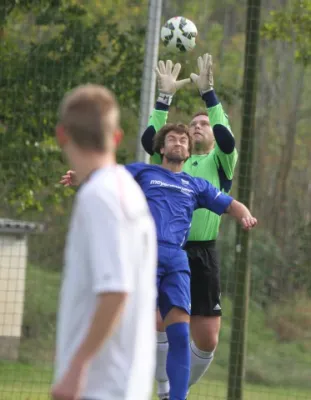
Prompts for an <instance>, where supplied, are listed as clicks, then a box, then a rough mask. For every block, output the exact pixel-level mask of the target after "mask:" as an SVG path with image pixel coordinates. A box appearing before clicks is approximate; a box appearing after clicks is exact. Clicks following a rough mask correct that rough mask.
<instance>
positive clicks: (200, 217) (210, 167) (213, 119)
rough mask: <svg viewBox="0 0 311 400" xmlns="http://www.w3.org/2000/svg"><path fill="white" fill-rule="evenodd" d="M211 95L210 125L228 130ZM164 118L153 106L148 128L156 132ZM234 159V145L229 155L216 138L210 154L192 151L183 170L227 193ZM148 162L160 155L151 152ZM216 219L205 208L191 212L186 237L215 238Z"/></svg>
mask: <svg viewBox="0 0 311 400" xmlns="http://www.w3.org/2000/svg"><path fill="white" fill-rule="evenodd" d="M212 92H213V91H212ZM212 96H213V97H212V100H213V102H212V103H213V106H212V107H207V112H208V116H209V120H210V124H211V126H212V128H214V126H215V125H223V126H225V127H226V128H228V129H229V131H230V132H231V129H230V125H229V121H228V117H227V115H226V114H225V113H224V110H223V108H222V105H221V104H220V103H219V102H218V100H216V101H215V99H217V98H216V96H215V94H214V92H213V93H212ZM206 103H207V106H208V105H209V104H210V103H211V102H209V101H208V100H207V101H206ZM157 104H158V103H157ZM156 108H157V107H156ZM167 117H168V111H165V110H159V109H154V110H153V112H152V115H151V117H150V119H149V128H150V127H153V128H154V132H157V131H158V130H159V129H160V128H161V127H162V126H163V125H165V124H166V121H167ZM147 130H148V129H147ZM146 132H147V131H146ZM149 153H150V152H149ZM150 154H152V153H150ZM237 158H238V154H237V151H236V148H235V147H234V148H233V150H232V151H231V152H230V153H229V154H228V153H225V152H224V151H222V150H221V148H220V147H219V144H218V143H217V139H216V144H215V147H214V149H213V150H212V151H211V152H210V153H208V154H203V155H199V154H193V155H192V156H191V157H190V158H189V159H188V160H187V161H186V162H185V164H184V167H183V171H184V172H186V173H188V174H189V175H191V176H195V177H200V178H204V179H206V180H207V181H209V182H210V183H212V184H213V185H214V186H215V187H217V188H218V189H220V190H221V191H223V192H225V193H229V191H230V189H231V185H232V179H233V173H234V169H235V166H236V162H237ZM150 161H151V163H152V164H161V157H160V155H159V154H157V153H153V154H152V155H151V160H150ZM220 220H221V218H220V217H219V216H218V215H216V214H215V213H213V212H212V211H209V210H206V209H199V210H196V211H195V212H194V214H193V219H192V225H191V230H190V235H189V238H188V240H191V241H206V240H215V239H216V238H217V236H218V232H219V225H220Z"/></svg>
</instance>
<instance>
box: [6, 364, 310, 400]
mask: <svg viewBox="0 0 311 400" xmlns="http://www.w3.org/2000/svg"><path fill="white" fill-rule="evenodd" d="M0 370H1V374H0V399H1V400H48V399H49V395H48V393H49V387H50V382H51V376H52V374H51V369H48V368H42V367H41V368H39V367H32V366H29V365H23V364H18V363H4V362H2V363H1V364H0ZM226 390H227V387H226V383H225V382H222V381H217V380H208V379H205V380H203V382H202V384H200V385H197V386H196V387H194V388H193V389H192V391H191V393H190V396H189V400H201V399H202V400H203V399H210V400H211V399H213V400H216V399H226ZM154 399H156V397H154ZM295 399H300V400H302V399H305V400H310V399H311V390H310V391H308V390H299V389H294V388H289V389H281V388H275V387H274V388H272V387H268V386H263V385H249V384H248V385H245V390H244V400H295ZM112 400H113V399H112Z"/></svg>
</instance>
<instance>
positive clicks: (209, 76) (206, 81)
mask: <svg viewBox="0 0 311 400" xmlns="http://www.w3.org/2000/svg"><path fill="white" fill-rule="evenodd" d="M198 69H199V75H197V74H193V73H192V74H191V75H190V79H191V81H192V82H194V83H195V84H196V86H197V88H198V89H199V92H200V94H201V96H203V94H205V93H206V92H209V91H210V90H213V86H214V79H213V59H212V56H211V55H210V54H208V53H206V54H204V55H203V57H199V58H198Z"/></svg>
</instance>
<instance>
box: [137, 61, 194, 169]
mask: <svg viewBox="0 0 311 400" xmlns="http://www.w3.org/2000/svg"><path fill="white" fill-rule="evenodd" d="M180 70H181V65H180V64H179V63H177V64H175V65H174V64H173V63H172V61H171V60H168V61H166V62H164V61H159V63H158V66H157V68H156V70H155V72H156V74H157V83H158V90H159V96H158V99H157V102H156V105H155V108H154V110H153V111H152V114H151V116H150V119H149V123H148V127H147V129H146V130H145V132H144V133H143V135H142V139H141V142H142V145H143V148H144V150H145V151H146V152H147V153H148V154H149V155H150V156H152V159H151V161H152V162H153V163H154V164H160V163H161V159H160V156H159V155H158V154H154V152H153V137H154V135H155V134H156V132H158V130H160V129H161V128H162V126H164V125H165V124H166V121H167V117H168V111H169V107H170V104H171V102H172V99H173V96H174V94H175V93H176V92H177V90H179V89H180V88H182V87H183V86H184V85H186V84H187V83H190V82H191V80H190V78H187V79H182V80H179V81H178V80H177V79H178V75H179V73H180Z"/></svg>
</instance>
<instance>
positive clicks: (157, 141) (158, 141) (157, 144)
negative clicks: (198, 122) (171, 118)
mask: <svg viewBox="0 0 311 400" xmlns="http://www.w3.org/2000/svg"><path fill="white" fill-rule="evenodd" d="M172 131H174V132H176V133H179V134H183V133H185V134H186V136H187V137H188V142H189V149H188V150H189V155H191V152H192V145H193V143H192V137H191V136H190V133H189V128H188V125H184V124H166V125H164V126H163V127H162V128H161V129H160V130H159V131H158V132H157V133H156V134H155V136H154V138H153V151H154V152H155V153H158V154H160V150H161V149H163V147H164V143H165V138H166V136H167V134H168V133H169V132H172Z"/></svg>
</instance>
